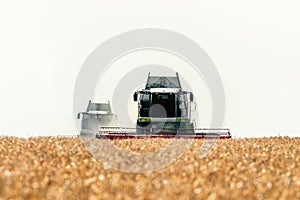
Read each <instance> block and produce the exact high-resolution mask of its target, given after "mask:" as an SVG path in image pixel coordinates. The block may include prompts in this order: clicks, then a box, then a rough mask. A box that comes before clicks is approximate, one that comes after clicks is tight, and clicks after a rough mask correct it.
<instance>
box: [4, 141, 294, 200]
mask: <svg viewBox="0 0 300 200" xmlns="http://www.w3.org/2000/svg"><path fill="white" fill-rule="evenodd" d="M170 142H171V139H145V140H142V139H130V140H129V139H128V140H116V141H112V144H114V145H115V146H116V147H117V148H118V149H121V150H127V151H131V152H133V153H148V152H155V151H158V150H159V149H160V148H164V147H166V146H167V145H168V144H170ZM203 142H204V141H203V140H194V141H193V142H192V143H191V146H190V148H189V149H188V150H187V151H186V152H185V153H183V154H182V155H181V156H180V157H178V159H177V160H176V161H175V162H173V163H172V164H170V165H168V166H166V167H164V168H163V169H161V170H158V171H152V172H147V173H125V172H122V171H119V170H117V169H113V168H109V167H107V166H105V165H103V164H102V163H101V162H100V161H98V160H97V159H96V158H95V157H93V155H92V154H91V153H90V152H89V151H88V150H87V149H86V147H85V145H84V143H83V142H82V140H81V138H57V137H36V138H29V139H21V138H16V137H0V199H210V200H211V199H300V138H289V137H272V138H251V139H229V140H218V141H217V144H216V147H215V148H214V149H213V150H212V151H211V152H210V153H209V154H208V155H207V156H206V157H204V158H202V159H201V158H199V154H200V149H201V146H202V144H203ZM103 151H105V150H103ZM104 153H108V152H104ZM161 159H166V158H165V157H163V156H162V157H161ZM151 162H152V163H153V164H155V162H161V160H159V159H156V160H152V161H151Z"/></svg>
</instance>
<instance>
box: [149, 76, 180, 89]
mask: <svg viewBox="0 0 300 200" xmlns="http://www.w3.org/2000/svg"><path fill="white" fill-rule="evenodd" d="M151 88H181V84H180V81H179V77H178V74H177V73H176V76H150V73H149V75H148V80H147V84H146V87H145V89H146V90H150V89H151Z"/></svg>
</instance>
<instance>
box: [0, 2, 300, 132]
mask: <svg viewBox="0 0 300 200" xmlns="http://www.w3.org/2000/svg"><path fill="white" fill-rule="evenodd" d="M299 9H300V3H299V1H298V0H244V1H242V0H227V1H223V0H220V1H217V0H211V1H199V0H195V1H183V0H182V1H178V0H166V1H162V0H151V1H141V0H135V1H131V0H127V1H123V0H119V1H115V0H109V1H108V0H107V1H95V0H90V1H74V0H72V1H71V0H70V1H61V0H60V1H58V0H55V1H42V0H35V1H34V0H28V1H21V0H12V1H1V2H0V99H1V100H0V111H1V118H0V119H1V120H0V133H1V134H7V135H18V136H28V135H49V134H54V135H56V134H58V133H61V134H62V133H74V132H75V126H74V123H73V122H74V119H73V90H74V84H75V80H76V77H77V74H78V71H79V70H80V67H81V65H82V64H83V62H84V61H85V59H86V58H87V56H88V55H89V54H90V53H91V52H92V51H93V50H94V49H95V48H96V47H97V46H99V45H100V44H101V43H102V42H104V41H105V40H107V39H109V38H110V37H112V36H114V35H117V34H120V33H122V32H126V31H129V30H133V29H138V28H146V27H147V28H149V27H150V28H152V27H153V28H164V29H169V30H173V31H176V32H179V33H182V34H184V35H186V36H188V37H189V38H191V39H192V40H194V41H196V42H197V43H198V44H199V45H200V46H201V47H202V48H203V49H204V50H205V51H206V52H207V53H208V55H209V56H210V58H211V59H212V60H213V62H214V63H215V65H216V67H217V69H218V71H219V73H220V75H221V77H222V80H223V84H224V87H225V94H226V100H227V102H226V120H225V126H226V127H229V128H231V130H232V133H233V135H234V136H235V137H243V136H247V137H252V136H270V135H277V134H278V133H280V134H281V135H290V136H299V135H300V134H299V132H300V126H299V116H300V105H299V102H300V93H299V89H298V88H299V85H300V80H299V74H300V59H299V58H300V37H299V35H300V26H299V19H300V12H299Z"/></svg>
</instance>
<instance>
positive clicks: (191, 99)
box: [190, 93, 194, 101]
mask: <svg viewBox="0 0 300 200" xmlns="http://www.w3.org/2000/svg"><path fill="white" fill-rule="evenodd" d="M190 101H194V95H193V93H190Z"/></svg>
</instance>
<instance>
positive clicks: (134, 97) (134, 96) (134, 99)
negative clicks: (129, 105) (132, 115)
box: [133, 92, 138, 101]
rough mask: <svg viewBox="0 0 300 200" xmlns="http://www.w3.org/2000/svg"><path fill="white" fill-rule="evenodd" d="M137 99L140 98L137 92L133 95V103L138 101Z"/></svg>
mask: <svg viewBox="0 0 300 200" xmlns="http://www.w3.org/2000/svg"><path fill="white" fill-rule="evenodd" d="M137 98H138V94H137V93H136V92H135V93H134V94H133V101H137Z"/></svg>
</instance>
